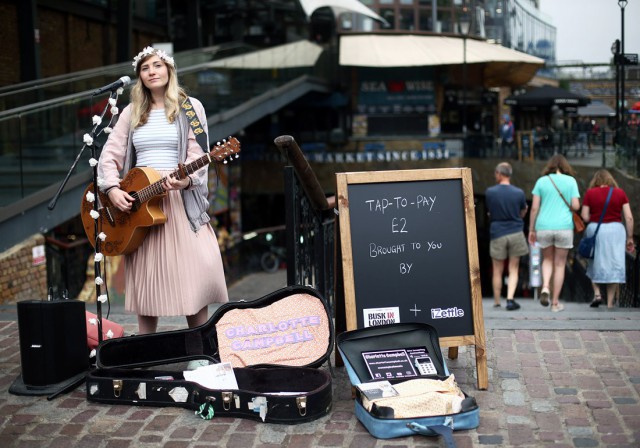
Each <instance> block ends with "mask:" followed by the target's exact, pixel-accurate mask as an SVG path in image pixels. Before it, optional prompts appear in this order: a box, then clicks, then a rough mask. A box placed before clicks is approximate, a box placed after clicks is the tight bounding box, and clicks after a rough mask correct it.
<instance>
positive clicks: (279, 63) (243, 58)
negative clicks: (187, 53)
mask: <svg viewBox="0 0 640 448" xmlns="http://www.w3.org/2000/svg"><path fill="white" fill-rule="evenodd" d="M322 50H323V49H322V47H321V46H320V45H318V44H316V43H313V42H309V41H308V40H300V41H297V42H292V43H289V44H284V45H279V46H277V47H271V48H267V49H264V50H258V51H254V52H252V53H247V54H241V55H238V56H231V57H228V58H224V59H219V60H217V61H213V62H211V63H209V64H207V65H208V66H209V67H223V68H246V69H269V68H295V67H313V66H314V65H315V64H316V61H317V60H318V57H319V56H320V53H322Z"/></svg>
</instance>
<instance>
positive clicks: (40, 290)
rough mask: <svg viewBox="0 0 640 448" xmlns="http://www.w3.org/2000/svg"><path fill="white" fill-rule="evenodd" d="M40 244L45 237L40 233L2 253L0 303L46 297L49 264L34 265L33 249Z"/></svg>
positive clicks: (42, 243) (0, 257)
mask: <svg viewBox="0 0 640 448" xmlns="http://www.w3.org/2000/svg"><path fill="white" fill-rule="evenodd" d="M40 245H44V237H43V236H42V235H40V234H38V235H34V236H32V237H30V238H28V239H27V240H25V241H23V242H21V243H20V244H17V245H15V246H14V247H12V248H11V249H9V250H7V251H5V252H3V253H0V304H7V303H15V302H18V301H20V300H27V299H43V298H45V297H46V294H47V265H46V263H41V264H39V265H37V266H34V265H33V252H32V249H33V248H34V247H36V246H40Z"/></svg>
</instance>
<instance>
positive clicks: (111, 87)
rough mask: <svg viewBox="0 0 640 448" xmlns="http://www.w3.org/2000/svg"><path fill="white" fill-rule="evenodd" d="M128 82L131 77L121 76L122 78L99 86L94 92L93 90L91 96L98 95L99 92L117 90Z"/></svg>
mask: <svg viewBox="0 0 640 448" xmlns="http://www.w3.org/2000/svg"><path fill="white" fill-rule="evenodd" d="M130 82H131V78H129V77H128V76H123V77H122V78H120V79H118V80H117V81H115V82H112V83H111V84H108V85H106V86H104V87H100V88H99V89H97V90H96V91H95V92H93V96H96V95H100V94H101V93H104V92H113V91H114V90H117V89H119V88H120V87H124V86H126V85H129V83H130Z"/></svg>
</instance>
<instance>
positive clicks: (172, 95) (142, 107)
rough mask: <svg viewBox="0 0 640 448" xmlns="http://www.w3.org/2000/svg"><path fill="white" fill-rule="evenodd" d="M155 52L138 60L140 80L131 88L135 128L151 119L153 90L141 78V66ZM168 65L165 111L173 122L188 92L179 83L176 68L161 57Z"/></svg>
mask: <svg viewBox="0 0 640 448" xmlns="http://www.w3.org/2000/svg"><path fill="white" fill-rule="evenodd" d="M155 55H156V54H155V52H154V53H151V54H147V55H145V56H144V57H142V58H141V59H140V60H139V61H138V65H137V67H136V75H138V80H137V81H136V83H135V85H134V86H133V88H132V89H131V126H132V127H133V128H134V129H135V128H137V127H139V126H142V125H143V124H145V123H146V122H147V120H148V119H149V112H150V111H151V105H152V98H151V91H150V90H149V89H148V88H147V87H146V86H145V85H144V83H143V82H142V79H140V66H141V65H142V64H143V63H144V62H145V61H146V60H147V59H149V58H150V57H152V56H155ZM160 60H161V61H162V63H163V64H164V65H165V66H166V67H167V73H168V76H169V80H168V82H167V86H166V88H165V91H164V112H165V115H166V116H167V120H168V121H169V123H173V122H174V121H175V119H176V117H177V116H178V114H179V113H180V106H181V104H182V103H183V102H184V101H185V100H186V99H187V93H186V92H185V91H184V89H183V88H182V87H180V85H179V84H178V74H177V72H176V68H175V67H174V66H173V65H171V64H168V63H167V62H166V61H165V60H164V59H162V58H161V59H160Z"/></svg>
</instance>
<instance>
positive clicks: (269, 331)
mask: <svg viewBox="0 0 640 448" xmlns="http://www.w3.org/2000/svg"><path fill="white" fill-rule="evenodd" d="M333 343H334V329H333V323H332V320H331V315H330V312H329V307H328V305H327V303H326V301H325V299H324V298H323V297H322V296H321V295H320V293H319V292H318V291H316V290H315V289H313V288H311V287H307V286H288V287H286V288H282V289H280V290H277V291H274V292H272V293H270V294H268V295H266V296H263V297H261V298H258V299H256V300H252V301H240V302H229V303H226V304H224V305H222V306H220V308H218V309H217V310H216V312H215V313H214V314H213V315H212V316H211V318H210V319H209V320H208V321H207V322H206V323H205V324H203V325H201V326H199V327H196V328H191V329H182V330H174V331H166V332H158V333H154V334H146V335H138V336H128V337H123V338H116V339H109V340H106V341H103V342H102V343H101V344H100V345H99V346H98V349H97V353H96V365H97V366H98V367H99V368H102V369H113V368H137V367H149V366H155V365H163V364H171V363H177V362H183V361H189V360H192V359H208V360H210V361H212V362H214V363H219V362H230V363H231V365H232V366H233V367H248V366H274V365H277V366H288V367H318V366H320V365H322V364H323V363H324V362H325V361H326V360H327V359H328V358H329V356H330V354H331V350H332V348H333Z"/></svg>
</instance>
